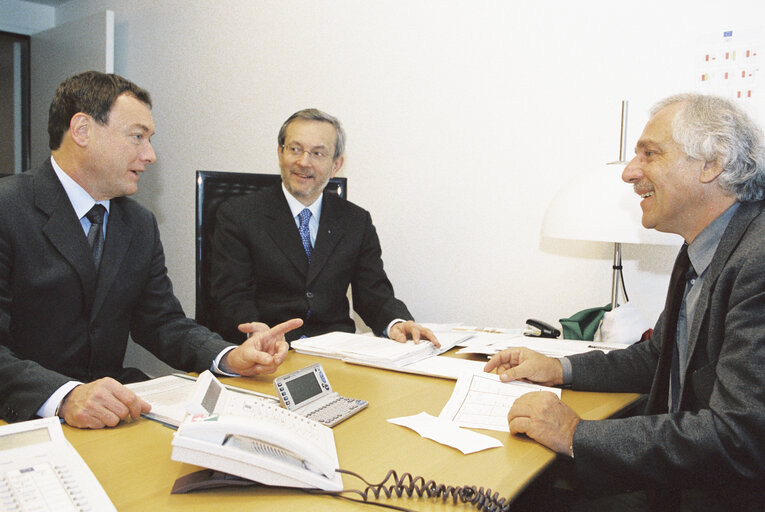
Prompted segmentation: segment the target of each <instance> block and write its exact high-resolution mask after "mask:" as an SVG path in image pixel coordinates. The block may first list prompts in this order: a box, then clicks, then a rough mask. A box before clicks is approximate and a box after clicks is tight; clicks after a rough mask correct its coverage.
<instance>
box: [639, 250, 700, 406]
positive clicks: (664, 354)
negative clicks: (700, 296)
mask: <svg viewBox="0 0 765 512" xmlns="http://www.w3.org/2000/svg"><path fill="white" fill-rule="evenodd" d="M689 265H690V260H689V259H688V244H683V246H682V248H680V252H679V253H678V255H677V259H676V260H675V266H674V267H673V268H672V275H671V277H670V278H669V290H668V291H667V301H666V303H665V305H664V325H663V326H662V333H661V353H660V354H659V364H658V367H657V369H656V372H657V377H656V378H657V379H658V381H657V382H656V383H655V386H657V389H655V390H654V391H653V394H652V396H651V400H650V401H649V403H648V404H647V406H646V414H658V413H661V412H666V411H667V405H668V401H669V387H670V386H669V383H670V380H674V379H675V375H677V379H678V382H679V378H680V373H679V368H678V369H677V370H676V371H673V370H674V366H675V365H674V361H673V360H674V357H673V353H674V352H675V350H676V341H675V338H676V337H677V317H678V314H679V313H680V304H682V302H683V294H684V293H685V284H686V280H685V277H686V273H687V272H688V266H689ZM667 366H669V368H667ZM678 392H679V390H678ZM678 396H679V395H678ZM673 403H675V402H674V401H673Z"/></svg>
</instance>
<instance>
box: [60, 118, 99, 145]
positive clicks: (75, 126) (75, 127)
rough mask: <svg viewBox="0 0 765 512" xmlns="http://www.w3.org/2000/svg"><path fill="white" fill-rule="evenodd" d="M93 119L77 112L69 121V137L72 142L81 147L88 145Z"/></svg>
mask: <svg viewBox="0 0 765 512" xmlns="http://www.w3.org/2000/svg"><path fill="white" fill-rule="evenodd" d="M93 122H94V121H93V119H92V118H91V117H90V116H89V115H87V114H84V113H82V112H77V113H76V114H75V115H73V116H72V119H70V120H69V137H71V139H72V141H73V142H74V143H75V144H77V145H78V146H80V147H85V146H87V145H88V140H89V139H90V129H91V123H93ZM64 135H66V134H64Z"/></svg>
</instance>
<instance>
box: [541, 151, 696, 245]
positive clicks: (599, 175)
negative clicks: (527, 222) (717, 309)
mask: <svg viewBox="0 0 765 512" xmlns="http://www.w3.org/2000/svg"><path fill="white" fill-rule="evenodd" d="M625 166H626V163H625V162H614V163H610V164H605V165H603V166H602V167H601V168H600V169H597V170H595V171H594V172H589V173H585V174H583V175H579V176H577V177H576V178H575V179H574V180H572V181H571V182H570V183H568V184H567V185H566V186H565V187H564V188H563V189H561V190H560V191H559V192H558V193H557V194H556V195H555V197H554V198H553V200H552V202H551V203H550V206H549V207H548V208H547V211H546V212H545V217H544V220H543V221H542V236H546V237H551V238H564V239H568V240H591V241H597V242H611V243H614V242H619V243H630V244H654V245H676V246H679V245H681V244H682V243H683V240H682V238H681V237H680V236H679V235H675V234H669V233H661V232H659V231H656V230H655V229H646V228H644V227H643V225H642V224H641V222H640V219H641V218H642V215H643V213H642V210H641V208H640V197H639V196H638V195H637V194H635V192H634V191H633V189H632V186H630V185H629V184H627V183H625V182H623V181H622V179H621V176H622V171H623V170H624V167H625Z"/></svg>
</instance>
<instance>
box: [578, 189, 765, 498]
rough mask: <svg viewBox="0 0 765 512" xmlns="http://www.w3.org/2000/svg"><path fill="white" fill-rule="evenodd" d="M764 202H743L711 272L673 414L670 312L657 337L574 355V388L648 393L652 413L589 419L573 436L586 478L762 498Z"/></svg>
mask: <svg viewBox="0 0 765 512" xmlns="http://www.w3.org/2000/svg"><path fill="white" fill-rule="evenodd" d="M764 208H765V202H755V203H742V204H741V205H740V206H739V209H738V211H737V212H736V213H735V215H734V217H733V218H732V219H731V221H730V223H729V225H728V227H727V229H726V231H725V233H724V234H723V237H722V239H721V241H720V244H719V246H718V248H717V252H716V253H715V255H714V258H713V260H712V263H711V264H710V266H709V268H708V269H707V272H708V275H707V276H706V277H705V279H704V287H703V289H702V291H701V296H700V298H699V302H698V305H697V308H696V313H695V316H694V318H693V319H692V331H691V336H690V338H689V362H688V366H687V369H686V372H685V385H684V386H683V390H682V397H681V403H680V411H679V412H678V413H674V414H669V413H667V406H666V404H667V382H668V380H669V366H670V360H669V359H670V358H671V351H666V350H665V351H664V352H662V347H661V346H660V344H661V339H662V331H663V330H664V329H665V325H664V314H662V316H661V317H660V318H659V320H658V322H657V324H656V327H655V330H654V332H653V336H652V337H651V339H650V341H647V342H644V343H639V344H636V345H633V346H631V347H629V348H627V349H625V350H618V351H613V352H610V353H609V354H602V353H600V352H593V353H588V354H583V355H579V356H574V357H571V363H572V367H573V382H572V387H573V388H575V389H581V390H598V391H618V392H638V393H649V396H648V401H649V407H652V410H653V411H654V413H653V414H651V415H645V416H636V417H629V418H624V419H613V420H604V421H582V422H581V423H580V424H579V426H578V427H577V429H576V432H575V434H574V453H575V456H576V459H575V462H576V466H577V473H578V475H579V477H580V478H581V479H582V481H584V482H587V483H588V484H590V485H597V486H603V487H606V488H609V487H610V488H612V489H614V488H632V489H645V488H650V489H665V490H666V489H671V490H674V491H677V492H676V494H677V495H680V494H681V492H680V490H681V489H692V490H695V491H698V490H701V492H702V493H704V494H706V495H707V496H709V497H710V499H715V500H719V502H720V503H727V505H728V506H733V503H734V501H731V500H735V499H744V500H746V499H747V496H749V497H751V496H754V495H759V496H760V497H762V490H763V485H764V484H763V482H765V214H763V209H764ZM663 353H664V354H666V355H665V356H664V357H662V355H661V354H663ZM659 409H660V413H658V414H656V413H655V412H656V411H658V410H659ZM753 493H754V494H753ZM760 505H762V503H761V504H760ZM708 507H710V508H711V502H709V505H708Z"/></svg>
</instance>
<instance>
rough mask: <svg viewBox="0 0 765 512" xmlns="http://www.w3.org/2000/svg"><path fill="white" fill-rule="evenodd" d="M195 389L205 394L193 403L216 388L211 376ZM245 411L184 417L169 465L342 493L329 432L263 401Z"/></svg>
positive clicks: (329, 430)
mask: <svg viewBox="0 0 765 512" xmlns="http://www.w3.org/2000/svg"><path fill="white" fill-rule="evenodd" d="M200 377H201V376H200ZM197 385H198V386H208V388H209V389H200V390H199V391H200V392H199V393H197V392H196V391H195V393H194V395H195V396H197V397H204V396H206V395H207V396H208V398H209V394H208V392H209V391H211V390H212V389H215V390H216V393H217V392H218V391H219V388H220V383H219V382H218V381H217V379H215V378H214V377H212V375H209V376H208V375H206V376H205V378H204V379H202V378H200V379H199V380H198V382H197ZM223 389H224V391H223V392H225V388H223ZM196 405H199V404H196ZM248 405H249V407H248V408H247V410H246V412H245V411H242V415H238V414H230V413H229V411H226V414H218V413H210V412H211V411H208V412H206V413H203V414H196V415H193V416H191V415H190V416H188V417H187V418H186V419H185V420H184V421H183V423H181V425H180V427H179V428H178V431H177V432H176V433H175V436H174V437H173V441H172V444H173V452H172V459H173V460H177V461H179V462H186V463H189V464H195V465H197V466H202V467H206V468H210V469H215V470H217V471H222V472H224V473H229V474H232V475H236V476H240V477H242V478H247V479H249V480H254V481H256V482H261V483H263V484H266V485H275V486H285V487H301V488H318V489H323V490H327V491H339V490H342V488H343V481H342V478H341V476H340V473H337V472H336V471H335V469H337V468H338V467H339V464H338V460H337V450H336V448H335V438H334V435H333V433H332V429H331V428H329V427H326V426H324V425H322V424H321V423H318V422H316V421H313V420H311V419H308V418H305V417H303V416H300V415H298V414H296V413H293V412H291V411H288V410H286V409H282V408H281V407H279V406H277V405H273V404H271V403H269V402H267V401H259V402H255V403H252V404H248ZM189 409H191V410H195V409H196V410H199V409H197V407H196V406H195V404H189ZM203 409H206V408H203Z"/></svg>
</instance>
